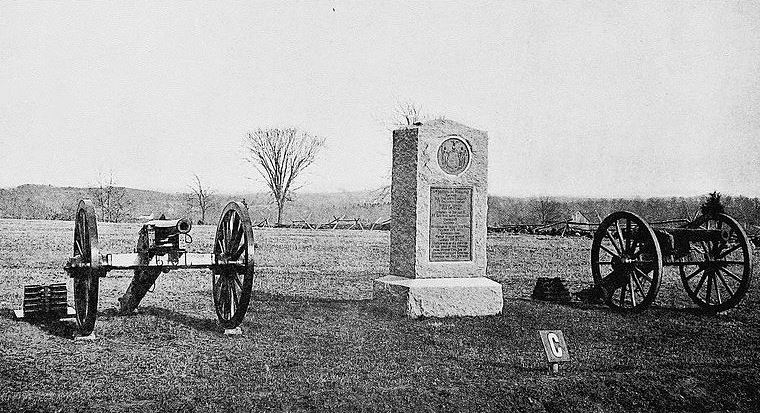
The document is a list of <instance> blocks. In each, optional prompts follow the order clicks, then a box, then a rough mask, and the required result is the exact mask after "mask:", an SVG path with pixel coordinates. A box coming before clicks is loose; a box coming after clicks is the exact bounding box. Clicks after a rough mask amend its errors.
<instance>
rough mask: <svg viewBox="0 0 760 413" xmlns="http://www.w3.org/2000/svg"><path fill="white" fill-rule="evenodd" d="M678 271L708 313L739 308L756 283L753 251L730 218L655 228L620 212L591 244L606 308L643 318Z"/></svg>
mask: <svg viewBox="0 0 760 413" xmlns="http://www.w3.org/2000/svg"><path fill="white" fill-rule="evenodd" d="M668 267H671V268H675V269H676V270H677V271H678V274H679V276H680V278H681V282H682V284H683V287H684V289H685V290H686V293H687V294H688V296H689V298H691V300H692V301H693V302H694V303H696V304H697V305H698V306H699V307H700V308H702V309H703V310H704V311H706V312H711V313H715V312H720V311H725V310H728V309H730V308H732V307H734V306H736V305H737V304H738V303H739V302H740V301H741V300H742V298H743V297H744V296H745V294H746V293H747V290H748V288H749V285H750V280H751V278H752V246H751V244H750V243H749V239H748V237H747V234H746V232H745V231H744V228H742V226H741V225H740V224H739V223H738V222H737V221H736V220H735V219H734V218H732V217H730V216H729V215H726V214H724V213H710V214H704V215H700V216H698V217H696V218H695V219H694V220H692V221H688V222H685V223H683V224H681V225H680V226H677V227H673V226H659V225H658V226H654V227H653V226H652V225H650V224H649V223H647V222H646V221H645V220H644V219H642V218H641V217H640V216H638V215H636V214H634V213H632V212H628V211H618V212H614V213H612V214H610V215H609V216H608V217H607V218H605V219H604V220H603V221H602V223H601V224H599V227H598V228H597V230H596V232H595V233H594V238H593V242H592V244H591V272H592V275H593V277H594V284H595V286H596V288H597V291H598V292H599V293H600V294H601V296H602V298H603V299H604V301H605V303H606V304H607V305H608V306H610V307H611V308H613V309H616V310H620V311H626V312H639V311H642V310H644V309H646V308H647V307H649V306H650V305H651V304H652V303H653V302H654V300H655V297H656V296H657V292H658V291H659V288H660V283H661V281H662V276H663V269H664V268H668Z"/></svg>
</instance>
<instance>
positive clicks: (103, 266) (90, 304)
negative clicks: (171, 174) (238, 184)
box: [64, 199, 254, 336]
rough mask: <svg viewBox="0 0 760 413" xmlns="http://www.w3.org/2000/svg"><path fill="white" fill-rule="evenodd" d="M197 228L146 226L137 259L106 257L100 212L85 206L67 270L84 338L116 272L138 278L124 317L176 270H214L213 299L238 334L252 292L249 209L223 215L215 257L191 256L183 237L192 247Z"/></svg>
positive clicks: (180, 222) (183, 222) (223, 321)
mask: <svg viewBox="0 0 760 413" xmlns="http://www.w3.org/2000/svg"><path fill="white" fill-rule="evenodd" d="M191 229H192V223H191V222H190V221H189V220H188V219H186V218H182V219H176V220H165V219H158V220H153V221H149V222H146V223H144V224H143V226H142V228H141V229H140V232H139V235H138V240H137V246H136V248H135V250H134V253H124V254H104V253H102V252H101V251H100V248H99V245H98V226H97V219H96V215H95V207H94V206H93V203H92V201H90V200H86V199H85V200H81V201H79V204H78V206H77V211H76V216H75V221H74V242H73V256H72V257H71V258H70V259H69V260H68V262H67V263H66V264H65V266H64V269H65V270H66V272H67V273H68V275H69V276H70V277H71V278H73V284H74V310H75V312H76V321H77V326H78V330H79V334H80V335H83V336H86V335H90V334H91V333H92V331H93V329H94V327H95V321H96V318H97V309H98V284H99V280H100V278H101V277H105V276H106V275H107V273H108V272H109V271H111V270H133V271H134V277H133V278H132V282H131V283H130V285H129V287H128V288H127V291H126V292H125V294H124V296H123V297H121V298H120V299H119V303H120V312H121V313H130V312H132V311H134V310H135V309H136V308H137V306H138V304H139V303H140V300H142V298H143V297H144V296H145V294H146V293H147V292H148V290H149V289H150V288H151V286H153V283H154V282H155V281H156V279H157V278H158V276H159V275H160V274H161V273H165V272H169V271H170V270H174V269H210V270H211V292H212V294H211V297H212V300H213V303H214V308H215V310H216V315H217V318H218V320H219V325H220V326H221V327H223V328H225V329H234V328H236V327H237V326H239V325H240V323H241V322H242V321H243V318H244V317H245V313H246V311H247V309H248V304H249V302H250V298H251V290H252V289H253V277H254V260H253V252H254V238H253V229H252V226H251V220H250V217H249V215H248V209H247V208H246V207H245V206H243V205H241V204H239V203H237V202H234V201H233V202H230V203H229V204H227V206H225V207H224V209H223V210H222V214H221V217H220V218H219V224H218V226H217V230H216V235H215V237H214V247H213V251H212V252H209V253H191V252H188V251H186V250H185V249H184V248H182V247H181V245H180V236H184V237H186V239H185V241H186V242H188V243H189V242H192V237H190V230H191Z"/></svg>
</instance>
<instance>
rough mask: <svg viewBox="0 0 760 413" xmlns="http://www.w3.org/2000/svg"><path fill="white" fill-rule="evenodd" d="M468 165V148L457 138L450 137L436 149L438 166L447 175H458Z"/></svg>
mask: <svg viewBox="0 0 760 413" xmlns="http://www.w3.org/2000/svg"><path fill="white" fill-rule="evenodd" d="M469 164H470V148H468V147H467V144H466V143H465V142H464V141H463V140H462V139H461V138H459V137H451V138H448V139H446V140H445V141H443V143H441V146H439V147H438V166H440V167H441V169H442V170H443V172H446V173H447V174H449V175H459V174H460V173H462V172H464V170H465V169H467V166H468V165H469Z"/></svg>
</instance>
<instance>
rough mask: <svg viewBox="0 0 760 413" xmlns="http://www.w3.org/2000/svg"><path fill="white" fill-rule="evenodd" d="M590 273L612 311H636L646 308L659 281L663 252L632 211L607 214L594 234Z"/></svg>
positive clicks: (647, 226) (651, 232)
mask: <svg viewBox="0 0 760 413" xmlns="http://www.w3.org/2000/svg"><path fill="white" fill-rule="evenodd" d="M591 273H592V275H593V276H594V284H595V285H596V287H597V288H598V289H599V291H601V292H602V293H603V297H604V300H605V302H606V303H607V305H608V306H610V307H611V308H613V309H615V310H618V311H626V312H639V311H642V310H644V309H645V308H647V307H649V306H650V305H651V304H652V302H654V299H655V297H656V296H657V291H658V290H659V289H660V280H661V278H662V253H661V251H660V243H659V242H658V241H657V238H656V236H655V234H654V231H653V230H652V227H651V226H649V224H647V223H646V222H645V221H644V220H643V219H642V218H641V217H639V216H638V215H636V214H634V213H632V212H628V211H618V212H614V213H612V214H610V215H609V216H608V217H607V218H605V219H604V221H602V223H601V224H599V227H598V228H597V230H596V233H594V240H593V242H592V243H591Z"/></svg>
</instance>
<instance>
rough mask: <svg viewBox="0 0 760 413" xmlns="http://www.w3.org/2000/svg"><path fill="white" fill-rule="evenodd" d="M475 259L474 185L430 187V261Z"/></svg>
mask: <svg viewBox="0 0 760 413" xmlns="http://www.w3.org/2000/svg"><path fill="white" fill-rule="evenodd" d="M471 260H472V188H461V187H447V188H444V187H433V188H430V261H431V262H432V261H471Z"/></svg>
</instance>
